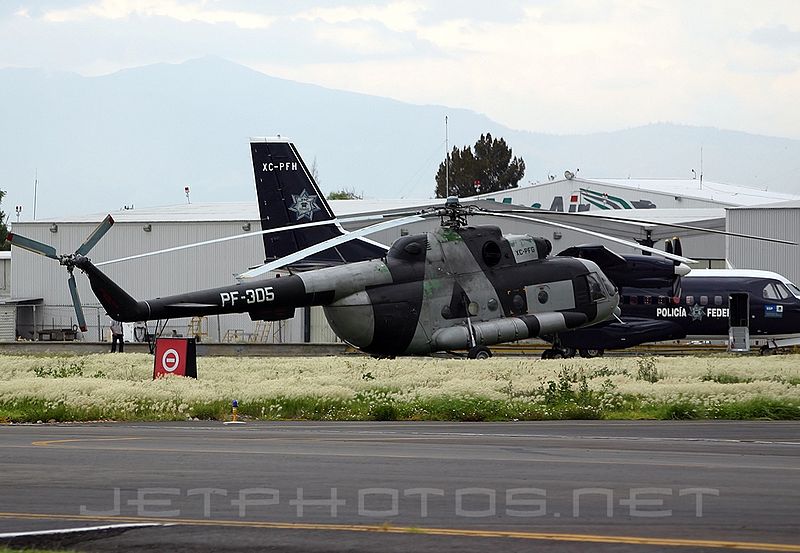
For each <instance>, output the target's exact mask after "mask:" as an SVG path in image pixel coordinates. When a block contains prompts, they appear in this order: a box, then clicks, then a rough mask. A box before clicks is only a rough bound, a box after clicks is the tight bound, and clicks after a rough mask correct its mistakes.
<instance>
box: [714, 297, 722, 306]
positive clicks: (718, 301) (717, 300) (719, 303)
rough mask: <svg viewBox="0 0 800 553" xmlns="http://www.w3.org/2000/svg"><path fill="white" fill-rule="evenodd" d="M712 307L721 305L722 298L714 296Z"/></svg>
mask: <svg viewBox="0 0 800 553" xmlns="http://www.w3.org/2000/svg"><path fill="white" fill-rule="evenodd" d="M714 305H722V296H714Z"/></svg>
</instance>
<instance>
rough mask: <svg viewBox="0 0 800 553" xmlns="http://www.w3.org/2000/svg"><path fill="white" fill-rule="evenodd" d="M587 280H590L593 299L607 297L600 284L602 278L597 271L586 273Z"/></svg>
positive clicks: (590, 292)
mask: <svg viewBox="0 0 800 553" xmlns="http://www.w3.org/2000/svg"><path fill="white" fill-rule="evenodd" d="M586 280H588V281H589V296H591V298H592V301H597V300H602V299H603V298H605V297H606V295H605V293H604V292H603V286H602V285H601V284H600V279H599V278H598V277H597V275H596V274H595V273H589V274H588V275H586Z"/></svg>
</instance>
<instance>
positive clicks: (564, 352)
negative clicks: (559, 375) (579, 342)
mask: <svg viewBox="0 0 800 553" xmlns="http://www.w3.org/2000/svg"><path fill="white" fill-rule="evenodd" d="M570 357H575V348H550V349H546V350H544V351H543V352H542V359H569V358H570Z"/></svg>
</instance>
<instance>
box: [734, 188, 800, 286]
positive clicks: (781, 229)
mask: <svg viewBox="0 0 800 553" xmlns="http://www.w3.org/2000/svg"><path fill="white" fill-rule="evenodd" d="M727 230H729V231H731V232H740V233H744V234H755V233H758V234H762V235H767V236H776V237H780V238H786V239H787V240H793V241H795V242H800V200H791V201H788V202H778V203H770V204H767V205H759V206H746V207H736V208H731V209H728V210H727ZM727 259H728V260H729V261H730V263H731V265H732V266H733V267H735V268H737V269H763V270H766V271H775V272H776V273H780V274H782V275H783V276H785V277H786V278H788V279H789V280H791V281H792V282H800V247H798V246H791V245H786V244H771V243H764V242H753V241H752V240H742V239H740V238H734V237H730V238H728V249H727Z"/></svg>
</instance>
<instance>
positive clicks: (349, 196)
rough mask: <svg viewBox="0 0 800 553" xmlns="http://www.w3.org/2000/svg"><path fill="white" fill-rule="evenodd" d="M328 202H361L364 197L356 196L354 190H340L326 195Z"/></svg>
mask: <svg viewBox="0 0 800 553" xmlns="http://www.w3.org/2000/svg"><path fill="white" fill-rule="evenodd" d="M328 199H329V200H363V199H364V196H363V195H361V194H356V191H355V190H352V189H351V190H345V189H344V188H342V189H341V190H337V191H335V192H331V193H330V194H328Z"/></svg>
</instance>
